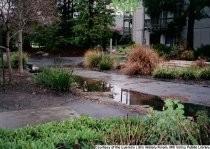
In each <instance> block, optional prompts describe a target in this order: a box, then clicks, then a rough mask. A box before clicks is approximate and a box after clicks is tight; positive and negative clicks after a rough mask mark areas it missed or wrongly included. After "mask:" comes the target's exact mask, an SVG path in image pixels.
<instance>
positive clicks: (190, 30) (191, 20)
mask: <svg viewBox="0 0 210 149" xmlns="http://www.w3.org/2000/svg"><path fill="white" fill-rule="evenodd" d="M189 7H190V8H189V14H188V27H187V49H188V50H193V49H194V24H195V15H194V8H193V7H192V6H189Z"/></svg>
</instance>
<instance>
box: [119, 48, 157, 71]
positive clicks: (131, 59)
mask: <svg viewBox="0 0 210 149" xmlns="http://www.w3.org/2000/svg"><path fill="white" fill-rule="evenodd" d="M159 62H160V58H159V56H158V54H157V53H156V52H155V51H154V50H153V49H151V48H144V47H137V48H135V49H133V50H132V51H131V52H130V53H129V55H128V61H127V62H126V64H125V68H123V69H122V71H123V72H124V73H125V74H127V75H134V74H144V75H147V74H151V73H152V71H153V70H154V69H155V68H156V67H157V65H158V63H159Z"/></svg>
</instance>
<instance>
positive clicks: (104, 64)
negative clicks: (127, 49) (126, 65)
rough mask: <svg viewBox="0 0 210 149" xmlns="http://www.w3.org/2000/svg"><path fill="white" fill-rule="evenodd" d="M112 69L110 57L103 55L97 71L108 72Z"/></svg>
mask: <svg viewBox="0 0 210 149" xmlns="http://www.w3.org/2000/svg"><path fill="white" fill-rule="evenodd" d="M111 68H112V59H111V57H110V55H108V54H104V55H103V56H102V59H101V61H100V62H99V69H101V70H109V69H111Z"/></svg>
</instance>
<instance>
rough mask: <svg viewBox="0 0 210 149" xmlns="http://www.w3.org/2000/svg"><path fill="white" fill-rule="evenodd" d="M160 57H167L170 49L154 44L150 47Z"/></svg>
mask: <svg viewBox="0 0 210 149" xmlns="http://www.w3.org/2000/svg"><path fill="white" fill-rule="evenodd" d="M152 47H153V48H154V49H155V50H156V51H157V52H158V54H159V55H160V56H161V57H168V56H169V55H170V51H171V47H168V46H166V45H164V44H155V45H153V46H152Z"/></svg>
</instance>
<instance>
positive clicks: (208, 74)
mask: <svg viewBox="0 0 210 149" xmlns="http://www.w3.org/2000/svg"><path fill="white" fill-rule="evenodd" d="M199 77H200V79H204V80H210V68H203V69H202V70H201V71H200V74H199Z"/></svg>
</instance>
